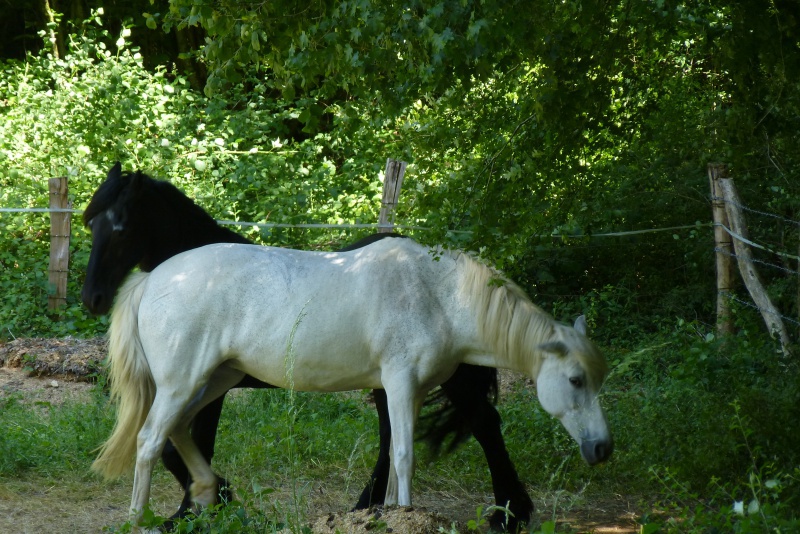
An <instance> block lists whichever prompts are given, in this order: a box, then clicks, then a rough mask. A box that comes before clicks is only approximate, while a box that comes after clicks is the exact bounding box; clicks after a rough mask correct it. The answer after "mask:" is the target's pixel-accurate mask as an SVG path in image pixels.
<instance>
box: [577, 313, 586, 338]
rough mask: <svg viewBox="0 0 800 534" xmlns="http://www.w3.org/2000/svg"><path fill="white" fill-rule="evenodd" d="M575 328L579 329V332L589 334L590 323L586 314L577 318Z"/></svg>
mask: <svg viewBox="0 0 800 534" xmlns="http://www.w3.org/2000/svg"><path fill="white" fill-rule="evenodd" d="M574 328H575V330H577V331H578V333H579V334H583V335H584V336H588V335H589V323H587V322H586V316H585V315H581V316H580V317H578V318H577V319H575V326H574Z"/></svg>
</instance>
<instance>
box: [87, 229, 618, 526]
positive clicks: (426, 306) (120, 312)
mask: <svg viewBox="0 0 800 534" xmlns="http://www.w3.org/2000/svg"><path fill="white" fill-rule="evenodd" d="M376 288H379V289H377V290H376ZM109 337H110V345H109V361H110V370H109V373H110V380H111V392H112V397H113V398H114V399H115V400H116V401H117V402H118V404H119V406H118V414H117V422H116V425H115V427H114V431H113V433H112V435H111V437H110V438H109V439H108V441H107V442H106V443H105V444H104V445H103V446H102V448H101V452H100V455H99V456H98V458H97V460H96V461H95V463H94V465H93V468H94V469H95V470H97V471H99V472H100V473H102V474H104V475H105V476H106V477H115V476H118V475H120V474H121V473H123V472H124V471H125V470H126V469H127V468H128V467H129V466H130V464H131V461H132V459H133V457H134V453H135V458H136V462H135V475H134V482H133V497H132V501H131V516H132V519H134V520H138V519H139V518H140V514H141V512H142V510H143V509H144V508H145V506H146V505H147V503H148V500H149V494H150V483H151V473H152V468H153V466H154V465H155V463H156V461H157V460H158V457H159V455H160V453H161V450H162V448H163V447H164V444H165V442H166V440H167V438H170V439H172V441H173V443H174V444H175V445H176V447H177V449H178V451H179V453H180V454H181V456H182V457H183V459H184V461H185V462H186V465H187V466H188V468H189V470H190V472H191V475H192V478H193V480H194V481H195V482H194V484H193V486H192V495H193V497H194V499H195V502H196V503H197V504H198V505H201V506H205V505H209V504H213V503H214V502H215V498H216V495H215V492H216V488H217V479H216V477H215V476H214V473H213V472H212V471H211V469H210V466H209V465H208V464H207V463H206V461H205V460H204V458H203V456H202V455H201V454H200V452H199V451H198V450H197V448H196V446H195V445H194V442H193V441H192V440H191V438H190V435H189V423H190V422H191V420H192V418H193V417H194V415H195V414H196V413H197V412H198V411H199V409H200V408H202V406H204V405H205V403H207V402H209V401H210V400H212V399H214V398H216V397H217V396H218V395H220V394H222V393H223V392H225V391H227V390H228V389H229V388H230V387H231V386H233V385H234V384H236V383H238V382H239V380H241V378H242V376H243V375H244V374H245V373H247V374H249V375H251V376H254V377H257V378H258V379H260V380H263V381H265V382H268V383H270V384H274V385H277V386H280V387H284V388H292V389H295V390H298V391H344V390H353V389H362V388H384V389H385V390H386V394H387V397H388V401H389V417H390V421H391V426H392V444H393V453H392V454H393V457H392V460H393V470H394V473H393V474H394V475H395V476H396V484H397V486H396V492H397V494H396V496H395V495H394V490H393V489H390V490H389V491H388V492H387V504H392V503H397V504H400V505H410V504H411V478H412V472H413V463H414V462H413V438H414V424H415V421H416V418H417V415H418V413H419V409H420V406H421V403H422V401H423V399H424V398H425V395H426V393H427V392H428V391H429V390H430V389H431V388H433V387H435V386H437V385H439V384H441V383H442V382H444V381H445V380H447V378H448V377H449V376H450V375H451V374H452V373H453V371H454V370H455V369H456V367H457V366H458V364H460V363H470V364H477V365H484V366H492V367H499V368H506V369H512V370H515V371H519V372H522V373H525V374H526V375H528V376H530V377H531V378H533V379H534V380H535V382H536V385H537V391H538V397H539V401H540V403H541V405H542V407H543V408H544V409H545V410H546V411H547V412H548V413H550V414H551V415H553V416H555V417H556V418H558V419H559V420H560V421H561V423H562V424H563V425H564V427H565V428H566V429H567V431H568V432H569V433H570V435H571V436H572V437H573V438H574V439H575V440H576V441H577V442H578V444H579V445H580V450H581V454H582V455H583V457H584V459H585V460H586V461H587V462H588V463H590V464H595V463H598V462H602V461H604V460H606V459H608V457H609V456H610V455H611V451H612V450H613V441H612V438H611V434H610V432H609V429H608V425H607V422H606V418H605V415H604V413H603V410H602V408H601V407H600V403H599V401H598V393H599V391H600V387H601V385H602V383H603V380H604V378H605V375H606V373H607V365H606V362H605V360H604V358H603V357H602V356H601V355H600V353H599V352H598V351H597V349H596V348H595V346H594V345H593V344H592V343H591V342H590V341H589V340H588V339H587V337H586V335H585V321H583V320H582V319H579V321H578V322H577V323H576V327H575V328H573V327H570V326H566V325H562V324H560V323H558V322H556V321H554V320H553V318H552V317H550V316H549V315H548V314H546V313H545V312H544V311H542V310H541V309H540V308H538V307H537V306H535V305H534V304H533V303H532V302H531V301H530V300H529V299H528V297H527V296H526V295H525V294H524V293H523V292H522V290H521V289H519V287H517V286H516V285H514V284H513V283H511V282H509V281H508V280H505V279H503V278H502V277H501V276H500V275H499V274H498V273H497V272H496V271H493V270H492V269H490V268H488V267H486V266H485V265H483V264H481V263H479V262H477V261H475V260H474V259H472V258H470V257H469V256H468V255H466V254H463V253H454V252H447V251H441V250H432V249H429V248H427V247H424V246H422V245H420V244H418V243H415V242H413V241H411V240H410V239H385V240H382V241H379V242H377V243H374V244H372V245H369V246H367V247H364V248H361V249H358V250H355V251H352V252H335V253H327V252H302V251H297V250H289V249H282V248H270V247H261V246H254V245H239V244H219V245H209V246H206V247H202V248H199V249H194V250H191V251H188V252H185V253H183V254H179V255H177V256H174V257H173V258H171V259H169V260H167V261H165V262H164V263H162V264H161V265H160V266H159V267H157V268H156V269H155V270H154V271H152V272H151V273H149V274H147V273H138V274H134V275H133V276H131V277H130V279H129V280H128V281H127V282H126V284H125V286H124V287H123V289H122V290H121V291H120V294H119V297H118V301H117V303H116V304H115V306H114V310H113V313H112V316H111V326H110V330H109ZM212 377H213V379H212ZM390 486H391V485H390Z"/></svg>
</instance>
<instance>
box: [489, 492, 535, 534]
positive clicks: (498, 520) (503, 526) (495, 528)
mask: <svg viewBox="0 0 800 534" xmlns="http://www.w3.org/2000/svg"><path fill="white" fill-rule="evenodd" d="M526 505H527V506H522V507H517V506H510V507H509V511H510V512H511V513H507V512H506V510H504V509H502V510H496V511H495V512H494V513H493V514H492V517H490V518H489V532H510V533H512V534H517V533H519V532H525V528H526V527H527V525H528V523H529V522H530V520H531V515H532V514H533V502H531V501H530V499H528V502H527V503H526ZM517 508H519V509H517Z"/></svg>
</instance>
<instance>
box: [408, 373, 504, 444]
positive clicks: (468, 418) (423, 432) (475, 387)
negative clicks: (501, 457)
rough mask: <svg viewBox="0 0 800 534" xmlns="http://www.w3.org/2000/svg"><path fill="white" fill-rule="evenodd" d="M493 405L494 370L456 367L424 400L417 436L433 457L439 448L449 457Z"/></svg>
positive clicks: (495, 394)
mask: <svg viewBox="0 0 800 534" xmlns="http://www.w3.org/2000/svg"><path fill="white" fill-rule="evenodd" d="M496 403H497V369H495V368H493V367H480V366H477V365H468V364H462V365H459V366H458V369H456V372H455V373H454V374H453V376H452V377H450V378H449V379H448V380H447V382H445V383H444V384H442V386H441V387H440V388H439V389H436V390H434V391H433V392H432V393H431V394H430V395H428V398H427V399H425V408H424V409H423V414H422V416H421V417H420V418H419V426H418V431H419V433H418V434H417V436H418V438H419V439H420V440H421V441H424V442H425V443H427V444H428V446H429V447H430V448H431V450H432V451H433V453H434V455H435V456H438V455H439V454H441V452H442V449H443V448H444V452H445V453H446V454H449V453H451V452H453V451H454V450H455V449H456V448H457V447H458V446H459V445H461V444H462V443H463V442H464V441H465V440H466V439H467V438H469V437H470V436H471V435H472V424H473V423H474V422H475V421H476V420H478V419H480V414H482V413H483V412H484V411H485V410H486V409H487V407H488V408H490V409H491V406H492V405H493V404H496ZM451 436H452V437H451ZM446 441H447V442H448V443H447V446H445V442H446Z"/></svg>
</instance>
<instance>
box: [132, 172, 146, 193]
mask: <svg viewBox="0 0 800 534" xmlns="http://www.w3.org/2000/svg"><path fill="white" fill-rule="evenodd" d="M144 181H145V175H144V173H143V172H142V171H136V172H135V173H133V174H131V179H130V190H131V191H134V192H138V191H139V190H140V189H141V188H142V184H143V183H144Z"/></svg>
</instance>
